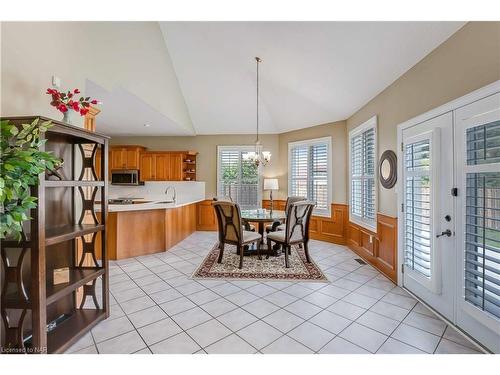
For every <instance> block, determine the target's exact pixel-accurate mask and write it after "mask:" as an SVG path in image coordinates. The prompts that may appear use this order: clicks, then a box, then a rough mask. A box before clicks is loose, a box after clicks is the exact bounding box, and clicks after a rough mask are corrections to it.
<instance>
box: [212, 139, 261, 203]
mask: <svg viewBox="0 0 500 375" xmlns="http://www.w3.org/2000/svg"><path fill="white" fill-rule="evenodd" d="M252 151H255V147H254V146H218V147H217V195H219V196H229V197H231V198H232V200H233V201H234V202H235V203H238V204H239V205H240V208H241V209H243V210H245V209H255V208H258V207H260V206H261V201H262V198H261V189H260V171H259V168H258V167H257V166H256V165H255V164H254V163H252V162H250V161H247V160H244V155H245V154H246V153H248V152H252Z"/></svg>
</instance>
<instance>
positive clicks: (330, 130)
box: [97, 121, 347, 203]
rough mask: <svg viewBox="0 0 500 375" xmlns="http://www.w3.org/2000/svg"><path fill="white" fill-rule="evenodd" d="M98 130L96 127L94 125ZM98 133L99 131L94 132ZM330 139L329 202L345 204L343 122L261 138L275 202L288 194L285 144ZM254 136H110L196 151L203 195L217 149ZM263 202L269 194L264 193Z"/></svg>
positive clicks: (210, 183) (116, 141)
mask: <svg viewBox="0 0 500 375" xmlns="http://www.w3.org/2000/svg"><path fill="white" fill-rule="evenodd" d="M97 128H99V124H97ZM97 130H99V129H97ZM327 136H331V137H332V165H333V173H332V182H333V184H332V200H333V202H335V203H346V183H345V176H346V167H347V160H346V157H347V154H346V144H347V143H346V142H347V141H346V123H345V121H340V122H335V123H331V124H324V125H318V126H313V127H311V128H306V129H301V130H295V131H292V132H288V133H282V134H279V135H278V134H266V135H262V136H261V142H262V145H263V147H264V150H265V151H271V153H272V157H271V162H270V163H269V164H268V165H267V166H266V167H265V168H264V169H263V176H264V177H277V178H278V179H279V185H280V191H279V192H278V193H277V194H276V193H275V194H274V198H275V199H286V197H287V195H288V142H293V141H298V140H305V139H313V138H321V137H327ZM254 143H255V136H254V135H241V134H237V135H198V136H193V137H113V138H112V139H111V145H127V144H128V145H141V146H145V147H147V148H148V149H149V150H152V151H153V150H154V151H163V150H169V151H173V150H195V151H198V152H199V155H198V166H197V168H198V174H197V178H198V180H200V181H205V182H206V196H207V198H211V197H213V196H214V195H216V194H217V146H218V145H253V144H254ZM263 198H264V199H268V198H269V193H268V192H264V195H263Z"/></svg>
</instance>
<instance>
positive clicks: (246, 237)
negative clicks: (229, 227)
mask: <svg viewBox="0 0 500 375" xmlns="http://www.w3.org/2000/svg"><path fill="white" fill-rule="evenodd" d="M260 239H261V237H260V234H259V233H255V232H250V231H248V230H244V231H243V242H244V243H247V242H253V241H257V240H260Z"/></svg>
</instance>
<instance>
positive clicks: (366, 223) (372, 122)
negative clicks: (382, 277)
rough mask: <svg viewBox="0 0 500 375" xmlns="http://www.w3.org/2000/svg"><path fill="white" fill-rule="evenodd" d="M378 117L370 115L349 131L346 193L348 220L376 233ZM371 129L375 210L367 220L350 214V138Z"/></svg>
mask: <svg viewBox="0 0 500 375" xmlns="http://www.w3.org/2000/svg"><path fill="white" fill-rule="evenodd" d="M377 128H378V119H377V115H375V116H373V117H371V118H370V119H368V120H367V121H365V122H364V123H362V124H361V125H359V126H357V127H356V128H354V129H352V130H351V131H350V132H349V138H348V143H349V144H348V162H349V185H348V188H349V189H348V192H347V193H348V194H349V199H348V202H349V221H351V222H353V223H355V224H357V225H359V226H361V227H363V228H366V229H368V230H370V231H372V232H374V233H377V212H378V131H377ZM370 129H373V130H374V132H375V135H374V137H375V145H374V158H375V160H374V176H373V178H374V193H375V197H374V201H375V212H374V215H375V217H374V219H373V220H369V219H366V218H363V217H359V216H358V215H353V214H352V180H353V179H352V160H351V159H352V155H351V152H352V150H351V146H352V145H351V140H352V138H354V137H356V136H357V135H359V134H362V133H364V132H366V131H367V130H370Z"/></svg>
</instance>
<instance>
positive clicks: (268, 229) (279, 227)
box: [266, 224, 285, 232]
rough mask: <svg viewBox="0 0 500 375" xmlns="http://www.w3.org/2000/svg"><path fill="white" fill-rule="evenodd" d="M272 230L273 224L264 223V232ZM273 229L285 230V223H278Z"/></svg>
mask: <svg viewBox="0 0 500 375" xmlns="http://www.w3.org/2000/svg"><path fill="white" fill-rule="evenodd" d="M272 230H273V225H272V224H268V225H266V232H271V231H272ZM275 230H285V224H280V225H278V226H277V227H276V228H275Z"/></svg>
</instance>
